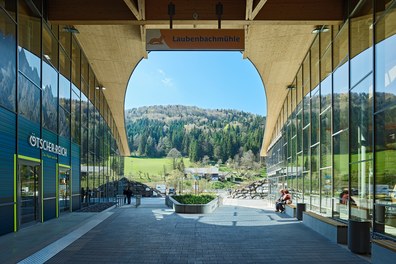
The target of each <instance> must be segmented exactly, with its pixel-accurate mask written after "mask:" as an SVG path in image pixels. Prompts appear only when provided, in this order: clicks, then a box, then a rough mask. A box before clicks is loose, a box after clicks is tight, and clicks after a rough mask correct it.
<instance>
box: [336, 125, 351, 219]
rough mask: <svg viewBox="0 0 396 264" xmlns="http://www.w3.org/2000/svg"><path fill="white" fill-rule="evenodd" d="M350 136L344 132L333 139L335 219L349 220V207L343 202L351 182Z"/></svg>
mask: <svg viewBox="0 0 396 264" xmlns="http://www.w3.org/2000/svg"><path fill="white" fill-rule="evenodd" d="M348 141H349V134H348V131H343V132H342V133H339V134H337V135H335V136H334V137H333V167H334V175H333V177H334V196H333V201H334V203H335V205H334V212H333V217H337V218H341V219H345V220H347V219H348V207H347V204H346V203H345V202H344V201H343V200H342V196H343V195H344V191H345V190H348V182H349V178H348V177H349V149H348V146H349V144H348Z"/></svg>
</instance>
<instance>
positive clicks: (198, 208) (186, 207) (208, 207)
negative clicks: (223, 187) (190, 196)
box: [165, 195, 219, 214]
mask: <svg viewBox="0 0 396 264" xmlns="http://www.w3.org/2000/svg"><path fill="white" fill-rule="evenodd" d="M165 203H166V205H167V206H168V207H172V208H173V209H174V210H175V212H176V213H182V214H209V213H212V212H214V210H216V209H217V207H218V206H219V198H218V197H216V198H215V199H213V200H212V201H210V202H209V203H207V204H181V203H179V202H178V201H176V200H175V199H173V198H172V196H169V195H168V196H166V199H165Z"/></svg>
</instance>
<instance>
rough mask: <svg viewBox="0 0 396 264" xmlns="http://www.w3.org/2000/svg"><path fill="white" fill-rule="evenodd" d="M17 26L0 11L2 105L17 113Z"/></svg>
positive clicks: (0, 84)
mask: <svg viewBox="0 0 396 264" xmlns="http://www.w3.org/2000/svg"><path fill="white" fill-rule="evenodd" d="M15 29H16V26H15V24H14V22H13V21H11V19H10V18H9V17H8V16H7V15H6V14H5V13H4V11H2V10H1V9H0V40H1V41H0V87H1V89H0V105H1V106H3V107H5V108H7V109H9V110H11V111H15V102H16V100H15V95H16V93H15V91H16V81H15V80H16V48H15V46H16V33H15Z"/></svg>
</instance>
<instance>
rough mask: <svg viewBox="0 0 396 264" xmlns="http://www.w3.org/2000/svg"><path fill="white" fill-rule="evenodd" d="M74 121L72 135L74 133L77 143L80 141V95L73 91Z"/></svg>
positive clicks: (73, 136) (74, 139)
mask: <svg viewBox="0 0 396 264" xmlns="http://www.w3.org/2000/svg"><path fill="white" fill-rule="evenodd" d="M71 107H72V112H71V114H72V121H71V135H72V140H73V141H74V142H76V143H78V144H79V143H80V120H81V119H80V117H81V112H80V97H79V96H78V94H76V93H75V92H74V89H73V92H72V103H71Z"/></svg>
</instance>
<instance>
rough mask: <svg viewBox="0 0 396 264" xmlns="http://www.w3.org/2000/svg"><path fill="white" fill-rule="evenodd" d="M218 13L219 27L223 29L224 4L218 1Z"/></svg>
mask: <svg viewBox="0 0 396 264" xmlns="http://www.w3.org/2000/svg"><path fill="white" fill-rule="evenodd" d="M216 15H217V28H218V29H221V16H222V15H223V4H222V3H221V2H218V3H217V4H216Z"/></svg>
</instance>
